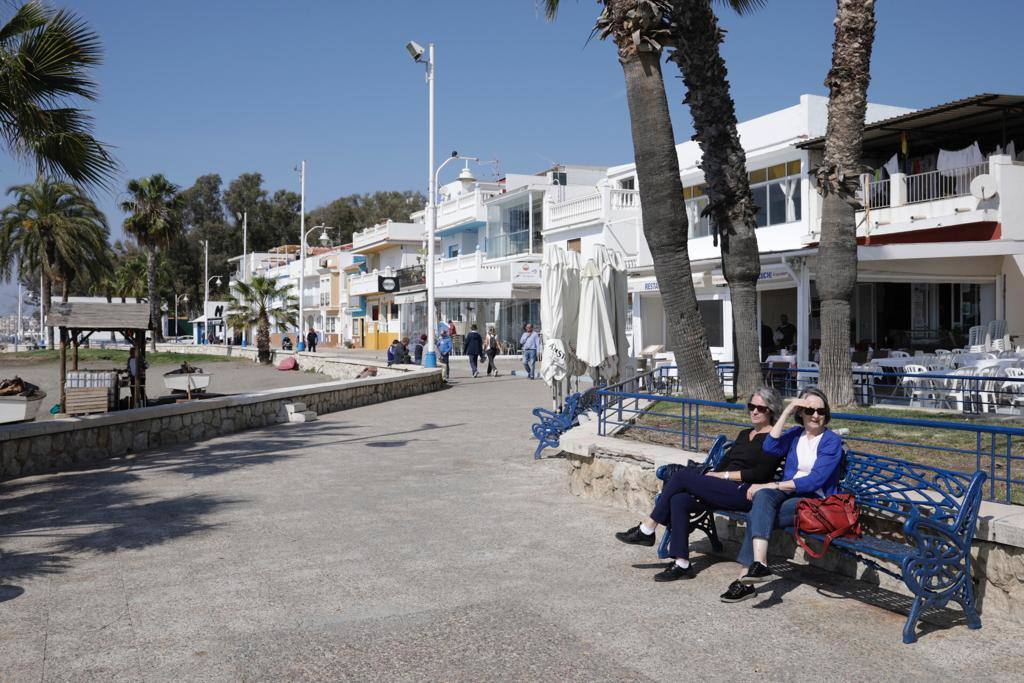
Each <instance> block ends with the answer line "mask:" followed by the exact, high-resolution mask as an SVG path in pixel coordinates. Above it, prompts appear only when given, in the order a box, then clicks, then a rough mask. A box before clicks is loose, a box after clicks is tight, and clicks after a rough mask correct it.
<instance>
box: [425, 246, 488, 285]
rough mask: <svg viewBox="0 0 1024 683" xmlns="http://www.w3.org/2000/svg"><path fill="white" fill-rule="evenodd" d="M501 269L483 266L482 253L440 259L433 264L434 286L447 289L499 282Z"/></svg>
mask: <svg viewBox="0 0 1024 683" xmlns="http://www.w3.org/2000/svg"><path fill="white" fill-rule="evenodd" d="M500 280H501V268H500V267H495V266H487V265H485V264H484V253H483V252H481V251H476V252H473V253H472V254H463V255H461V256H453V257H451V258H440V259H437V261H435V262H434V285H435V286H436V287H448V286H450V285H462V284H467V283H470V282H499V281H500Z"/></svg>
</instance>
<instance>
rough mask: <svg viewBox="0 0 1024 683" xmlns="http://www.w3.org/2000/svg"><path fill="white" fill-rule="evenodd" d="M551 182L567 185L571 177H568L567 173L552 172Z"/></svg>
mask: <svg viewBox="0 0 1024 683" xmlns="http://www.w3.org/2000/svg"><path fill="white" fill-rule="evenodd" d="M551 182H552V184H554V185H562V186H565V185H568V184H569V179H568V177H567V176H566V174H565V173H552V174H551Z"/></svg>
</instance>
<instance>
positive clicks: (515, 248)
mask: <svg viewBox="0 0 1024 683" xmlns="http://www.w3.org/2000/svg"><path fill="white" fill-rule="evenodd" d="M486 242H487V258H492V259H493V258H505V257H508V256H516V255H517V254H528V253H530V232H529V231H528V230H521V231H519V232H512V233H508V234H506V235H495V236H494V237H488V238H487V240H486ZM540 242H541V240H540V238H539V236H538V238H537V239H535V240H534V242H533V250H534V253H537V254H539V253H541V250H542V249H543V248H544V245H543V244H540Z"/></svg>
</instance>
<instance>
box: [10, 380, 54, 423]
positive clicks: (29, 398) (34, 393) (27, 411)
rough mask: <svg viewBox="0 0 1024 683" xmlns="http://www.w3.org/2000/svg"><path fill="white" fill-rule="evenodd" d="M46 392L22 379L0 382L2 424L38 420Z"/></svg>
mask: <svg viewBox="0 0 1024 683" xmlns="http://www.w3.org/2000/svg"><path fill="white" fill-rule="evenodd" d="M44 398H46V392H45V391H43V390H42V389H40V388H39V387H37V386H36V385H35V384H29V383H28V382H26V381H25V380H23V379H21V378H20V377H13V378H11V379H4V380H0V424H10V423H12V422H30V421H31V420H34V419H36V413H38V412H39V406H40V404H41V403H42V402H43V399H44Z"/></svg>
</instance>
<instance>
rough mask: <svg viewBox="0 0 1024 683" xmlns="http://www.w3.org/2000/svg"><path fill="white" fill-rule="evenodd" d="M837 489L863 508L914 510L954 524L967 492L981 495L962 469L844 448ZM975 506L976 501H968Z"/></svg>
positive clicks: (902, 513) (899, 510)
mask: <svg viewBox="0 0 1024 683" xmlns="http://www.w3.org/2000/svg"><path fill="white" fill-rule="evenodd" d="M844 466H845V476H844V477H843V480H842V482H841V483H840V488H842V489H843V490H844V491H848V492H850V493H852V494H854V496H856V498H857V503H858V504H859V505H861V506H862V507H870V508H875V509H877V510H883V511H887V512H892V513H895V514H898V515H902V516H906V515H910V514H914V513H915V512H916V513H918V514H921V515H923V516H926V517H931V518H932V519H934V520H936V521H938V522H942V523H943V524H953V523H954V522H955V521H956V520H957V517H958V515H959V513H960V510H961V508H962V507H963V505H964V502H965V501H964V499H965V497H967V496H968V492H969V491H970V493H971V497H972V498H973V497H980V493H981V492H980V490H977V489H978V487H972V486H971V480H972V477H971V475H969V474H964V473H963V472H954V471H951V470H944V469H939V468H937V467H929V466H928V465H918V464H917V463H912V462H907V461H905V460H898V459H896V458H887V457H884V456H880V455H872V454H870V453H861V452H857V451H847V454H846V460H845V463H844ZM968 502H969V503H970V504H971V506H972V507H975V504H976V501H973V500H971V501H968Z"/></svg>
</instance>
